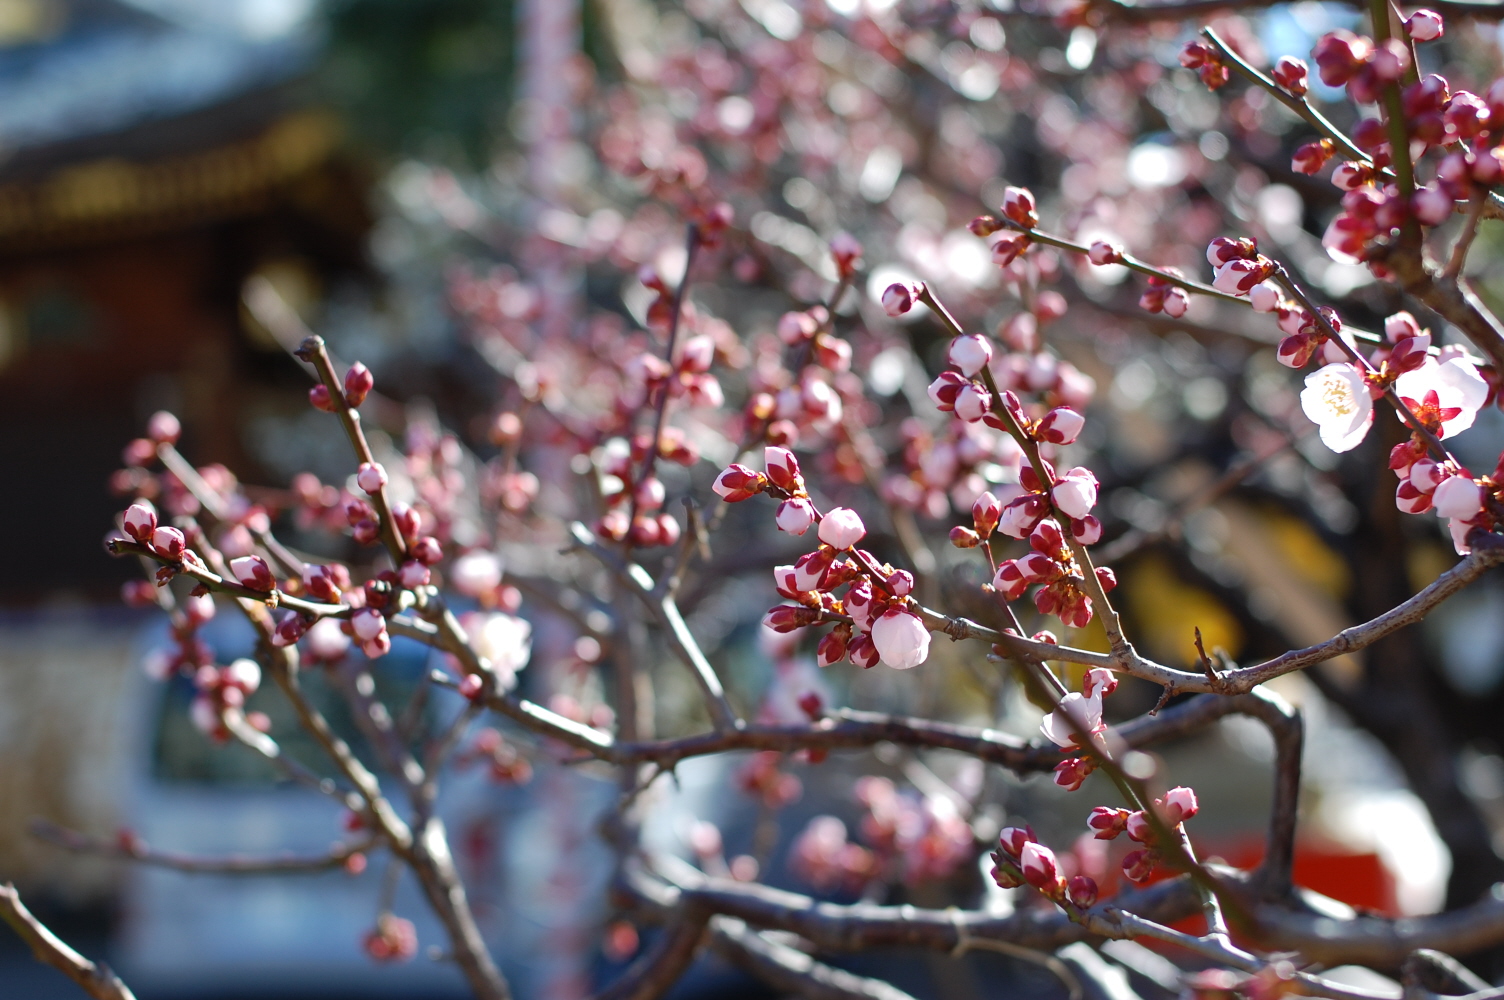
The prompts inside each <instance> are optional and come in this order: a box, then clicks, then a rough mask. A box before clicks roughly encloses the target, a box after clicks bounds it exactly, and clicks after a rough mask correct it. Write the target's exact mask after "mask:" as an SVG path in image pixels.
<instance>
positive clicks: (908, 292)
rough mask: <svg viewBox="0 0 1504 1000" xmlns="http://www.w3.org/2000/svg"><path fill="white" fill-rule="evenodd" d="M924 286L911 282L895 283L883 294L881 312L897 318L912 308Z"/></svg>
mask: <svg viewBox="0 0 1504 1000" xmlns="http://www.w3.org/2000/svg"><path fill="white" fill-rule="evenodd" d="M923 288H924V286H923V285H921V284H918V283H917V282H913V281H900V282H895V283H894V284H891V285H889V286H888V288H887V290H886V291H884V292H883V299H882V304H883V312H885V313H887V314H888V315H889V316H892V317H894V318H897V317H899V316H902V315H903V314H904V313H906V312H908V311H909V310H910V309H913V308H914V303H916V302H918V301H919V296H920V294H921V293H922V291H923Z"/></svg>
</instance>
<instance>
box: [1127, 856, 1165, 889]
mask: <svg viewBox="0 0 1504 1000" xmlns="http://www.w3.org/2000/svg"><path fill="white" fill-rule="evenodd" d="M1158 864H1159V854H1158V853H1157V852H1155V851H1152V850H1149V849H1148V848H1140V849H1139V850H1137V851H1130V852H1128V853H1127V854H1126V855H1124V856H1123V877H1124V878H1126V879H1128V881H1130V882H1145V881H1148V878H1149V876H1150V875H1153V874H1154V868H1155V866H1156V865H1158Z"/></svg>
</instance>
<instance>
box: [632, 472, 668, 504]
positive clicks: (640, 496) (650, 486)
mask: <svg viewBox="0 0 1504 1000" xmlns="http://www.w3.org/2000/svg"><path fill="white" fill-rule="evenodd" d="M666 496H667V493H666V492H665V490H664V487H663V480H661V479H659V478H658V477H657V476H648V477H647V478H646V479H644V480H643V481H642V482H640V483H638V484H637V488H636V489H634V490H633V491H632V497H633V499H635V500H636V501H637V506H638V507H639V508H640V509H641V510H644V511H654V510H657V509H658V508H660V507H662V506H663V501H664V498H665V497H666Z"/></svg>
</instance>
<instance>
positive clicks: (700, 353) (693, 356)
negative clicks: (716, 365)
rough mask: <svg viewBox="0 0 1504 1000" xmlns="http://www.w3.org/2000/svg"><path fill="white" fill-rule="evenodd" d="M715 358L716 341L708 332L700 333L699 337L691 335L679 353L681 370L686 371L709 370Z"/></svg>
mask: <svg viewBox="0 0 1504 1000" xmlns="http://www.w3.org/2000/svg"><path fill="white" fill-rule="evenodd" d="M714 360H715V341H714V340H712V339H711V338H710V336H709V335H708V334H700V335H699V336H698V337H690V338H689V339H688V340H686V341H685V342H684V347H683V348H682V349H681V351H680V354H679V370H680V371H686V372H708V371H710V365H711V363H712V362H713V361H714Z"/></svg>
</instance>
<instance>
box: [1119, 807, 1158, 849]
mask: <svg viewBox="0 0 1504 1000" xmlns="http://www.w3.org/2000/svg"><path fill="white" fill-rule="evenodd" d="M1124 829H1125V830H1126V831H1127V832H1128V839H1130V840H1135V841H1137V842H1138V843H1140V844H1147V843H1149V842H1150V841H1152V840H1153V839H1154V827H1153V826H1152V825H1150V823H1149V818H1148V817H1147V816H1145V815H1144V813H1143V810H1138V811H1136V812H1131V813H1129V814H1128V821H1127V823H1126V824H1124Z"/></svg>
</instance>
